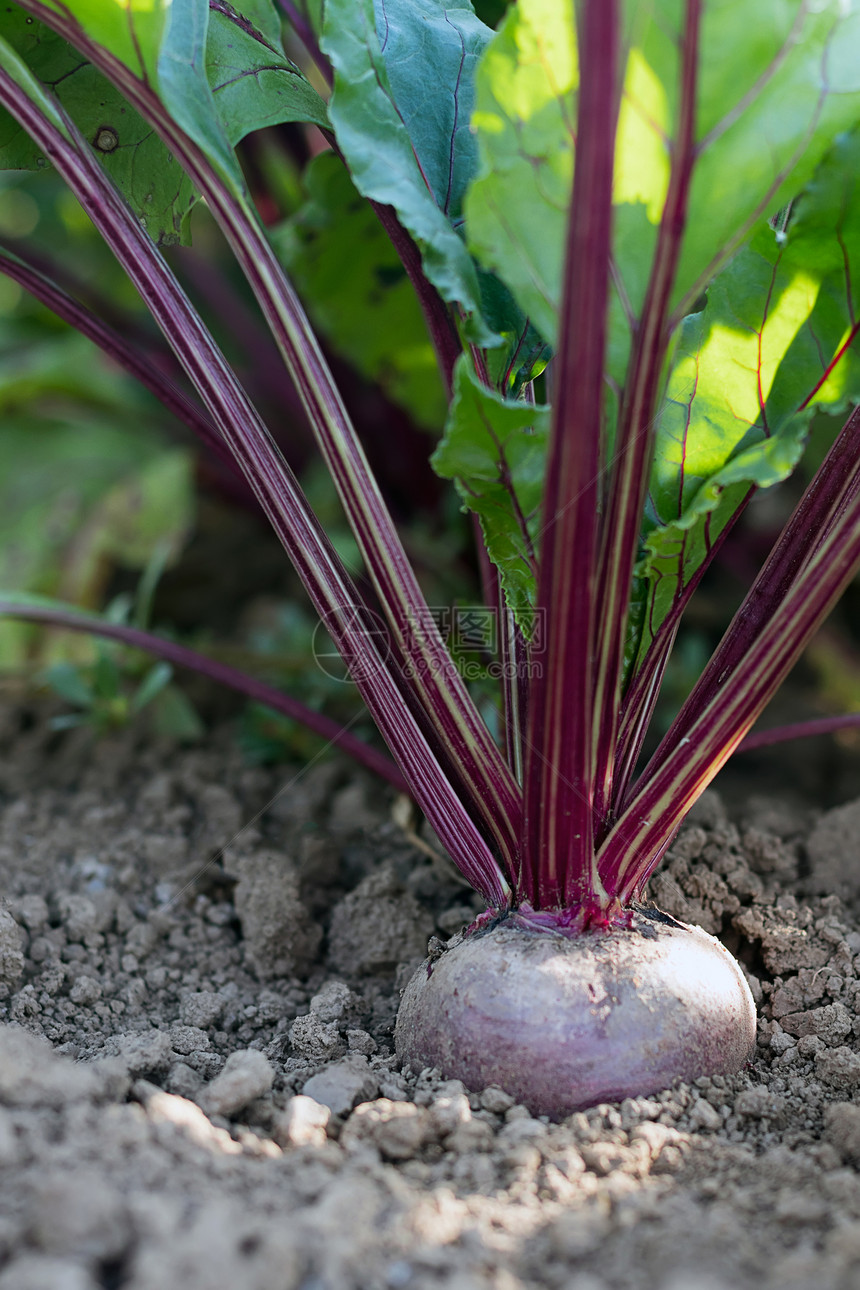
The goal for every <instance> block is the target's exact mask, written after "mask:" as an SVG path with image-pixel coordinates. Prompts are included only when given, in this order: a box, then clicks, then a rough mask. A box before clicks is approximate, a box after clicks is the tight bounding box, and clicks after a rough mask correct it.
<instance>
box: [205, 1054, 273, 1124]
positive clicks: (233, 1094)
mask: <svg viewBox="0 0 860 1290" xmlns="http://www.w3.org/2000/svg"><path fill="white" fill-rule="evenodd" d="M274 1079H275V1072H274V1069H273V1067H272V1063H271V1062H270V1061H269V1059H268V1057H267V1056H266V1055H265V1053H261V1052H260V1051H259V1049H257V1048H240V1049H239V1050H238V1051H237V1052H235V1053H231V1054H230V1056H229V1057H228V1058H227V1060H226V1062H225V1063H224V1069H223V1070H222V1071H221V1074H220V1075H216V1077H215V1079H213V1081H212V1083H211V1084H207V1085H206V1087H205V1089H204V1090H203V1091H202V1093H201V1094H200V1097H199V1099H198V1100H199V1103H200V1105H201V1106H202V1108H203V1110H204V1111H206V1113H207V1114H208V1115H226V1116H230V1115H235V1114H236V1112H237V1111H241V1110H242V1109H243V1108H244V1107H246V1106H247V1105H248V1103H249V1102H253V1100H254V1098H256V1097H262V1096H263V1095H264V1094H265V1093H268V1092H269V1090H270V1089H271V1087H272V1084H273V1082H274Z"/></svg>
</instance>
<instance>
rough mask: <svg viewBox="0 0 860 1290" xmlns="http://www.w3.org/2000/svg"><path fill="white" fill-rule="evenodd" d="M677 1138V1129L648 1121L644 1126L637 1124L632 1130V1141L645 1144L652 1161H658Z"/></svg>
mask: <svg viewBox="0 0 860 1290" xmlns="http://www.w3.org/2000/svg"><path fill="white" fill-rule="evenodd" d="M677 1136H678V1131H677V1129H672V1128H670V1127H669V1125H668V1124H660V1123H659V1122H655V1121H653V1120H647V1121H646V1122H645V1123H644V1124H637V1125H636V1126H635V1127H634V1128H633V1129H631V1130H630V1141H631V1142H644V1143H645V1144H646V1146H647V1147H648V1151H649V1153H650V1155H651V1158H652V1159H656V1157H657V1156H659V1154H660V1152H661V1151H662V1150H663V1148H664V1147H665V1146H666V1145H667V1144H668V1143H670V1142H671V1141H672V1140H673V1138H677Z"/></svg>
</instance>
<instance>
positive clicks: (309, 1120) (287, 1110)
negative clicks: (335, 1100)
mask: <svg viewBox="0 0 860 1290" xmlns="http://www.w3.org/2000/svg"><path fill="white" fill-rule="evenodd" d="M330 1119H331V1111H330V1109H329V1108H328V1107H327V1106H323V1104H322V1103H321V1102H317V1101H315V1099H314V1098H312V1097H305V1096H304V1095H303V1094H301V1093H300V1094H298V1095H297V1096H296V1097H291V1098H290V1099H289V1101H288V1102H287V1104H286V1106H285V1107H284V1109H283V1111H281V1112H280V1113H279V1114H278V1115H277V1116H276V1118H275V1122H274V1125H273V1126H272V1137H273V1138H274V1140H275V1142H277V1144H278V1146H280V1147H321V1146H322V1145H323V1144H324V1143H325V1141H326V1139H327V1137H328V1135H327V1133H326V1129H327V1127H328V1123H329V1121H330Z"/></svg>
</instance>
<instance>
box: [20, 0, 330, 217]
mask: <svg viewBox="0 0 860 1290" xmlns="http://www.w3.org/2000/svg"><path fill="white" fill-rule="evenodd" d="M48 8H53V9H55V10H57V11H58V12H62V13H64V14H66V15H68V16H70V17H71V18H72V19H74V20H75V22H77V24H78V25H79V26H80V27H81V29H82V30H83V32H84V33H85V34H86V36H87V37H88V38H90V39H92V40H93V41H95V42H97V43H98V44H100V45H102V46H103V47H104V48H106V49H108V50H109V51H110V52H111V53H112V54H114V55H115V56H116V57H117V58H118V59H119V60H120V61H121V62H122V63H124V64H125V66H126V67H127V68H128V71H129V73H130V75H131V76H133V77H135V78H136V79H143V80H146V81H147V82H148V84H149V85H150V86H151V87H153V88H155V89H156V91H157V92H158V93H159V95H160V97H161V99H162V101H163V102H164V104H165V107H166V108H167V109H168V111H169V112H170V113H171V115H172V116H173V117H174V118H175V120H176V121H177V122H178V123H179V124H180V125H181V126H182V128H183V129H184V130H185V131H186V132H187V133H188V134H189V135H190V136H191V137H192V138H193V139H194V141H195V142H196V143H197V144H198V146H199V147H201V148H202V149H203V151H204V152H205V153H206V155H207V156H208V157H209V159H210V160H211V161H212V162H213V163H214V164H215V165H216V166H217V168H218V169H219V171H220V173H221V175H222V178H224V179H225V180H226V181H227V183H228V184H229V186H230V187H231V189H232V190H233V191H234V193H244V180H243V178H242V173H241V170H240V168H239V165H238V162H237V161H236V158H235V156H234V155H233V150H232V149H233V146H234V145H235V144H236V143H238V142H239V140H240V139H242V138H244V137H245V135H247V134H249V133H251V132H252V131H254V130H259V129H262V128H263V127H264V126H271V125H277V124H279V123H281V122H285V121H308V122H313V123H315V124H317V125H320V126H323V127H324V126H325V125H326V124H327V116H326V108H325V104H324V102H323V100H322V99H321V98H320V96H319V95H318V94H317V93H316V91H315V90H314V89H313V88H312V87H311V85H310V84H309V82H308V81H307V80H306V79H305V77H304V76H303V75H302V73H301V72H300V70H299V69H298V68H297V67H296V66H295V64H294V63H292V62H291V61H290V59H288V58H287V57H286V55H285V54H284V52H283V48H282V45H281V41H280V22H279V19H278V16H277V13H276V10H275V8H274V5H273V3H272V0H245V2H244V3H242V2H241V0H240V2H239V3H238V4H237V5H228V4H218V5H217V6H213V8H212V12H211V14H210V6H209V3H208V0H189V3H186V4H182V5H180V4H174V5H169V4H167V3H164V0H147V2H146V3H144V0H127V3H125V4H113V3H110V4H102V3H93V0H69V3H68V4H65V3H64V4H62V5H60V4H57V3H49V4H48ZM0 35H2V36H3V37H4V38H5V39H7V40H8V41H9V43H10V44H11V45H12V46H13V48H15V49H16V50H17V51H18V52H19V53H20V54H22V55H23V57H24V59H25V61H26V62H27V64H28V66H29V67H30V69H31V70H32V72H33V73H34V74H35V75H36V77H37V78H38V80H39V81H40V82H41V83H42V84H43V85H44V86H46V87H48V88H50V89H53V88H54V87H56V92H57V95H58V97H59V99H60V102H61V103H62V104H63V107H64V108H65V109H66V110H67V111H68V113H69V115H70V116H71V117H72V119H73V120H74V122H75V124H76V125H77V126H78V128H79V129H80V130H81V131H82V133H83V134H84V135H85V136H86V137H87V138H88V139H89V140H90V142H91V143H92V144H93V146H94V147H95V149H96V151H97V152H98V153H99V155H100V157H101V159H102V161H103V162H104V164H105V167H106V169H107V170H108V172H109V173H110V175H111V177H112V178H113V180H114V182H115V183H116V184H117V185H118V187H119V188H120V190H121V191H122V193H123V194H124V196H125V197H126V199H127V200H128V201H129V203H130V204H131V206H132V208H133V209H134V210H135V212H136V213H137V214H138V215H139V216H140V217H141V218H142V220H144V221H145V224H146V228H147V230H148V231H149V233H150V234H151V236H152V237H153V239H154V240H155V241H156V242H166V243H170V242H175V241H178V240H179V239H180V236H181V235H182V234H183V230H184V222H185V219H186V216H187V214H188V211H189V210H190V208H191V206H192V205H193V203H194V201H195V200H196V197H197V194H196V192H195V191H194V189H193V187H192V185H191V183H190V182H189V180H188V179H187V178H186V177H185V175H184V174H183V172H182V170H181V168H180V167H179V165H178V164H177V163H176V162H175V161H174V159H173V157H172V156H171V154H170V152H169V151H168V150H167V148H166V147H165V146H164V145H163V144H162V143H161V141H160V140H159V139H158V136H157V135H156V134H155V132H154V131H153V130H152V128H151V127H150V126H148V125H147V124H146V123H145V122H144V121H143V120H142V118H141V117H140V116H139V115H138V114H137V113H136V112H135V111H134V110H133V109H132V108H131V107H130V106H129V105H128V103H126V101H125V100H124V98H123V97H122V96H121V94H120V93H119V92H118V90H116V89H114V88H113V87H112V86H111V85H110V84H109V83H108V82H107V81H106V80H105V79H104V78H103V77H102V76H101V75H100V73H98V72H97V71H96V70H95V69H94V68H93V67H91V66H90V65H89V64H88V63H87V62H86V61H85V60H84V59H82V58H81V55H80V54H78V53H77V52H76V51H75V50H74V49H72V48H71V46H69V45H67V44H66V43H65V42H64V41H63V40H61V39H60V38H59V37H57V36H55V35H54V34H53V33H52V32H50V31H48V30H47V29H46V28H44V27H43V26H41V24H39V23H37V22H36V21H35V20H34V19H32V18H30V17H29V16H26V15H24V14H23V12H22V11H20V10H10V11H9V12H8V13H7V14H4V15H3V17H2V18H0ZM0 164H2V165H4V166H5V167H7V168H26V169H36V168H39V167H41V166H43V165H44V164H45V159H44V158H43V157H41V156H40V154H39V152H38V150H37V149H35V148H34V147H33V145H32V144H31V143H30V142H29V141H28V140H27V138H26V136H25V135H24V134H23V132H22V131H20V130H19V129H18V127H17V126H16V125H15V123H14V122H13V121H12V120H11V118H9V117H8V116H5V115H4V116H2V117H0Z"/></svg>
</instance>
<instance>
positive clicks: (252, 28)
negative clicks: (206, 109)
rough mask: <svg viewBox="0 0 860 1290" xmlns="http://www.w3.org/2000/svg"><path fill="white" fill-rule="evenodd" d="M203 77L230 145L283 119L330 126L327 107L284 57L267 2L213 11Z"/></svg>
mask: <svg viewBox="0 0 860 1290" xmlns="http://www.w3.org/2000/svg"><path fill="white" fill-rule="evenodd" d="M237 9H238V10H241V13H239V12H237ZM257 24H259V25H257ZM206 74H207V76H208V79H209V84H210V85H211V86H212V90H213V93H214V95H215V104H216V107H217V110H218V115H219V116H220V118H221V122H222V124H223V126H224V129H225V131H226V133H227V137H228V138H229V140H230V142H231V143H232V144H233V145H235V144H237V143H238V142H239V140H240V139H244V137H245V135H247V134H251V133H252V131H254V130H261V129H263V128H264V127H265V126H272V125H280V124H282V123H283V122H286V121H307V122H311V123H312V124H314V125H318V126H320V127H321V128H323V129H325V128H327V127H328V115H327V113H326V106H325V103H324V102H323V100H322V99H321V98H320V96H319V94H317V92H316V90H315V89H314V88H313V86H312V85H311V84H310V83H309V82H308V81H307V80H306V79H305V77H304V76H303V75H302V73H301V71H300V70H299V68H298V67H296V65H295V63H293V62H291V61H290V59H289V58H287V57H286V55H285V54H284V50H283V46H282V44H281V37H280V22H279V20H278V17H277V14H276V13H275V11H274V9H273V7H272V4H271V2H270V0H253V3H252V2H250V0H245V2H244V3H240V4H239V5H238V6H236V7H233V8H231V7H230V6H227V5H224V6H223V7H219V8H215V9H213V10H212V12H211V14H210V18H209V34H208V39H207V42H206Z"/></svg>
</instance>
